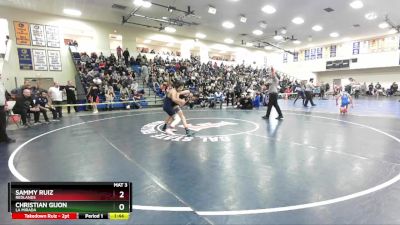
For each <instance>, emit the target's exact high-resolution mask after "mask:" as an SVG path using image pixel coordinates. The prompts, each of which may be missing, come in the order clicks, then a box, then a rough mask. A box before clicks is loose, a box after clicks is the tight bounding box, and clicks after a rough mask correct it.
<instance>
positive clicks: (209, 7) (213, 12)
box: [208, 5, 217, 15]
mask: <svg viewBox="0 0 400 225" xmlns="http://www.w3.org/2000/svg"><path fill="white" fill-rule="evenodd" d="M208 13H210V14H214V15H215V14H216V13H217V9H216V8H215V7H214V6H211V5H209V6H208Z"/></svg>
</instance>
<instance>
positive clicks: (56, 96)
mask: <svg viewBox="0 0 400 225" xmlns="http://www.w3.org/2000/svg"><path fill="white" fill-rule="evenodd" d="M48 93H49V97H50V99H51V102H52V105H54V107H55V111H53V119H54V120H56V119H57V118H59V119H61V118H62V107H61V106H59V105H61V104H62V91H61V89H60V84H59V83H58V82H54V86H53V87H50V88H49V91H48Z"/></svg>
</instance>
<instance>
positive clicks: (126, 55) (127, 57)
mask: <svg viewBox="0 0 400 225" xmlns="http://www.w3.org/2000/svg"><path fill="white" fill-rule="evenodd" d="M122 55H123V56H124V59H125V65H126V66H129V57H130V56H131V55H130V54H129V50H128V48H126V49H125V51H124V53H122Z"/></svg>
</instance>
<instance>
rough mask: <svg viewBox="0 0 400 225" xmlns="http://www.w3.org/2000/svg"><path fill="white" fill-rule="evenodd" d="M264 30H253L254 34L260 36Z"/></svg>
mask: <svg viewBox="0 0 400 225" xmlns="http://www.w3.org/2000/svg"><path fill="white" fill-rule="evenodd" d="M263 33H264V32H262V31H261V30H253V34H254V35H257V36H260V35H262V34H263Z"/></svg>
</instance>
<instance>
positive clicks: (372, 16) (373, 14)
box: [365, 12, 378, 20]
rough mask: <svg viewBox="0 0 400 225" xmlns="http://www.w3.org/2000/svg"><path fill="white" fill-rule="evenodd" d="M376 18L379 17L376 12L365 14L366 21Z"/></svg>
mask: <svg viewBox="0 0 400 225" xmlns="http://www.w3.org/2000/svg"><path fill="white" fill-rule="evenodd" d="M376 18H378V15H377V14H376V13H375V12H369V13H367V14H365V19H367V20H374V19H376Z"/></svg>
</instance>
